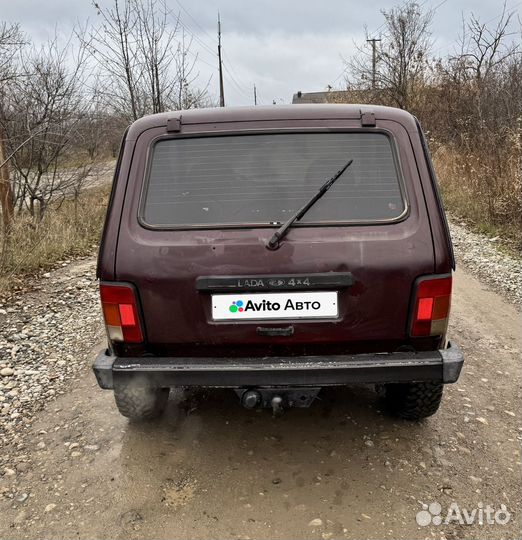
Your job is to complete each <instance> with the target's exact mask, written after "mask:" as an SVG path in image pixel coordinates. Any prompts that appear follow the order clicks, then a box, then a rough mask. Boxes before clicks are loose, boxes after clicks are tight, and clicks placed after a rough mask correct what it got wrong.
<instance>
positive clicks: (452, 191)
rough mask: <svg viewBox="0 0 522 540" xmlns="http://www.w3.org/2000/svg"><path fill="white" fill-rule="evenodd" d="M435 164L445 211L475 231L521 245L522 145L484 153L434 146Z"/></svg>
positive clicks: (487, 148) (488, 147)
mask: <svg viewBox="0 0 522 540" xmlns="http://www.w3.org/2000/svg"><path fill="white" fill-rule="evenodd" d="M432 148H434V150H433V161H434V165H435V169H436V171H437V176H438V179H439V182H440V185H441V190H442V194H443V197H444V202H445V206H446V208H447V209H448V210H449V211H450V212H451V213H452V214H454V215H456V216H458V217H459V218H462V219H464V220H466V221H467V222H468V223H470V224H471V225H472V226H473V227H474V228H475V229H476V230H478V231H481V232H483V233H486V234H488V235H491V236H500V237H501V238H502V239H503V240H504V241H505V242H506V243H508V244H511V245H512V247H513V248H515V249H516V250H520V247H521V245H522V229H521V212H522V197H521V182H520V143H519V141H518V139H517V141H514V142H513V144H512V145H509V146H507V147H504V148H499V145H498V144H497V145H494V144H490V145H488V144H487V143H485V144H484V147H483V148H482V149H481V151H469V150H466V149H462V148H455V147H452V146H447V145H440V146H437V145H436V144H435V145H433V144H432Z"/></svg>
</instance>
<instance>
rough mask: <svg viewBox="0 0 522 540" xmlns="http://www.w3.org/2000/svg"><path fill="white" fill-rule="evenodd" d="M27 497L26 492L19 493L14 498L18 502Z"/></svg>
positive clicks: (23, 500)
mask: <svg viewBox="0 0 522 540" xmlns="http://www.w3.org/2000/svg"><path fill="white" fill-rule="evenodd" d="M27 497H29V495H27V493H22V494H21V495H19V496H18V497H16V500H17V501H18V502H19V503H23V502H25V501H26V500H27Z"/></svg>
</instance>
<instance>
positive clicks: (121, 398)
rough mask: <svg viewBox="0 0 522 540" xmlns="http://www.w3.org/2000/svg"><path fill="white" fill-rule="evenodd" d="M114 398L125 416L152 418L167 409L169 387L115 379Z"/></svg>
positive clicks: (132, 418) (135, 418)
mask: <svg viewBox="0 0 522 540" xmlns="http://www.w3.org/2000/svg"><path fill="white" fill-rule="evenodd" d="M114 399H115V401H116V406H117V407H118V410H119V411H120V413H121V414H122V415H123V416H126V417H127V418H129V419H131V420H152V419H153V418H157V417H158V416H161V415H162V414H163V412H164V411H165V407H166V406H167V401H168V399H169V389H168V388H151V387H149V386H146V385H143V383H142V384H140V383H138V382H125V381H114Z"/></svg>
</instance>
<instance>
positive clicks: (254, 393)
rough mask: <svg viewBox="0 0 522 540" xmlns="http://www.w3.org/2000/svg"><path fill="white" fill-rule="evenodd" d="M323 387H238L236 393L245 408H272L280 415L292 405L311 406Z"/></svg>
mask: <svg viewBox="0 0 522 540" xmlns="http://www.w3.org/2000/svg"><path fill="white" fill-rule="evenodd" d="M320 390H321V388H286V387H285V388H247V389H244V388H237V389H236V394H237V395H238V396H239V399H240V400H241V405H243V407H245V409H259V408H265V409H272V412H273V414H274V416H280V415H281V414H282V413H283V410H284V409H286V408H290V407H310V405H311V404H312V402H313V401H314V399H315V398H316V397H317V394H318V393H319V391H320Z"/></svg>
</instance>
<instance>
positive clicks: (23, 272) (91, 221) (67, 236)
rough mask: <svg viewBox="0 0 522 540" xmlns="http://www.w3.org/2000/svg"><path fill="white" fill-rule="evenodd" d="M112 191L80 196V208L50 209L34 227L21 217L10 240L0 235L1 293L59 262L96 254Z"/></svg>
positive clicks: (92, 191)
mask: <svg viewBox="0 0 522 540" xmlns="http://www.w3.org/2000/svg"><path fill="white" fill-rule="evenodd" d="M109 192H110V188H109V187H106V186H103V187H96V188H92V189H89V190H86V191H85V192H84V193H82V194H81V195H80V198H79V199H78V201H77V204H75V202H74V201H73V200H65V201H63V202H62V204H61V205H54V207H51V208H49V209H48V211H47V213H46V216H45V217H44V219H43V221H42V222H41V223H39V224H35V223H34V221H33V220H31V219H30V217H29V216H28V215H21V216H18V217H17V219H16V220H15V222H14V226H13V229H12V231H11V235H10V237H9V238H8V239H6V238H5V237H3V236H1V233H0V242H1V244H0V247H1V252H0V293H6V292H8V291H9V290H10V289H12V288H13V287H14V286H15V285H16V283H18V282H19V280H20V278H23V277H24V276H27V275H29V274H34V273H36V272H38V271H39V270H43V269H48V268H51V267H53V265H55V264H56V263H57V262H58V261H60V260H63V259H65V258H67V257H75V256H81V255H86V254H89V253H93V252H94V251H95V249H96V248H97V245H98V242H99V239H100V235H101V230H102V226H103V220H104V217H105V211H106V207H107V200H108V196H109Z"/></svg>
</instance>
